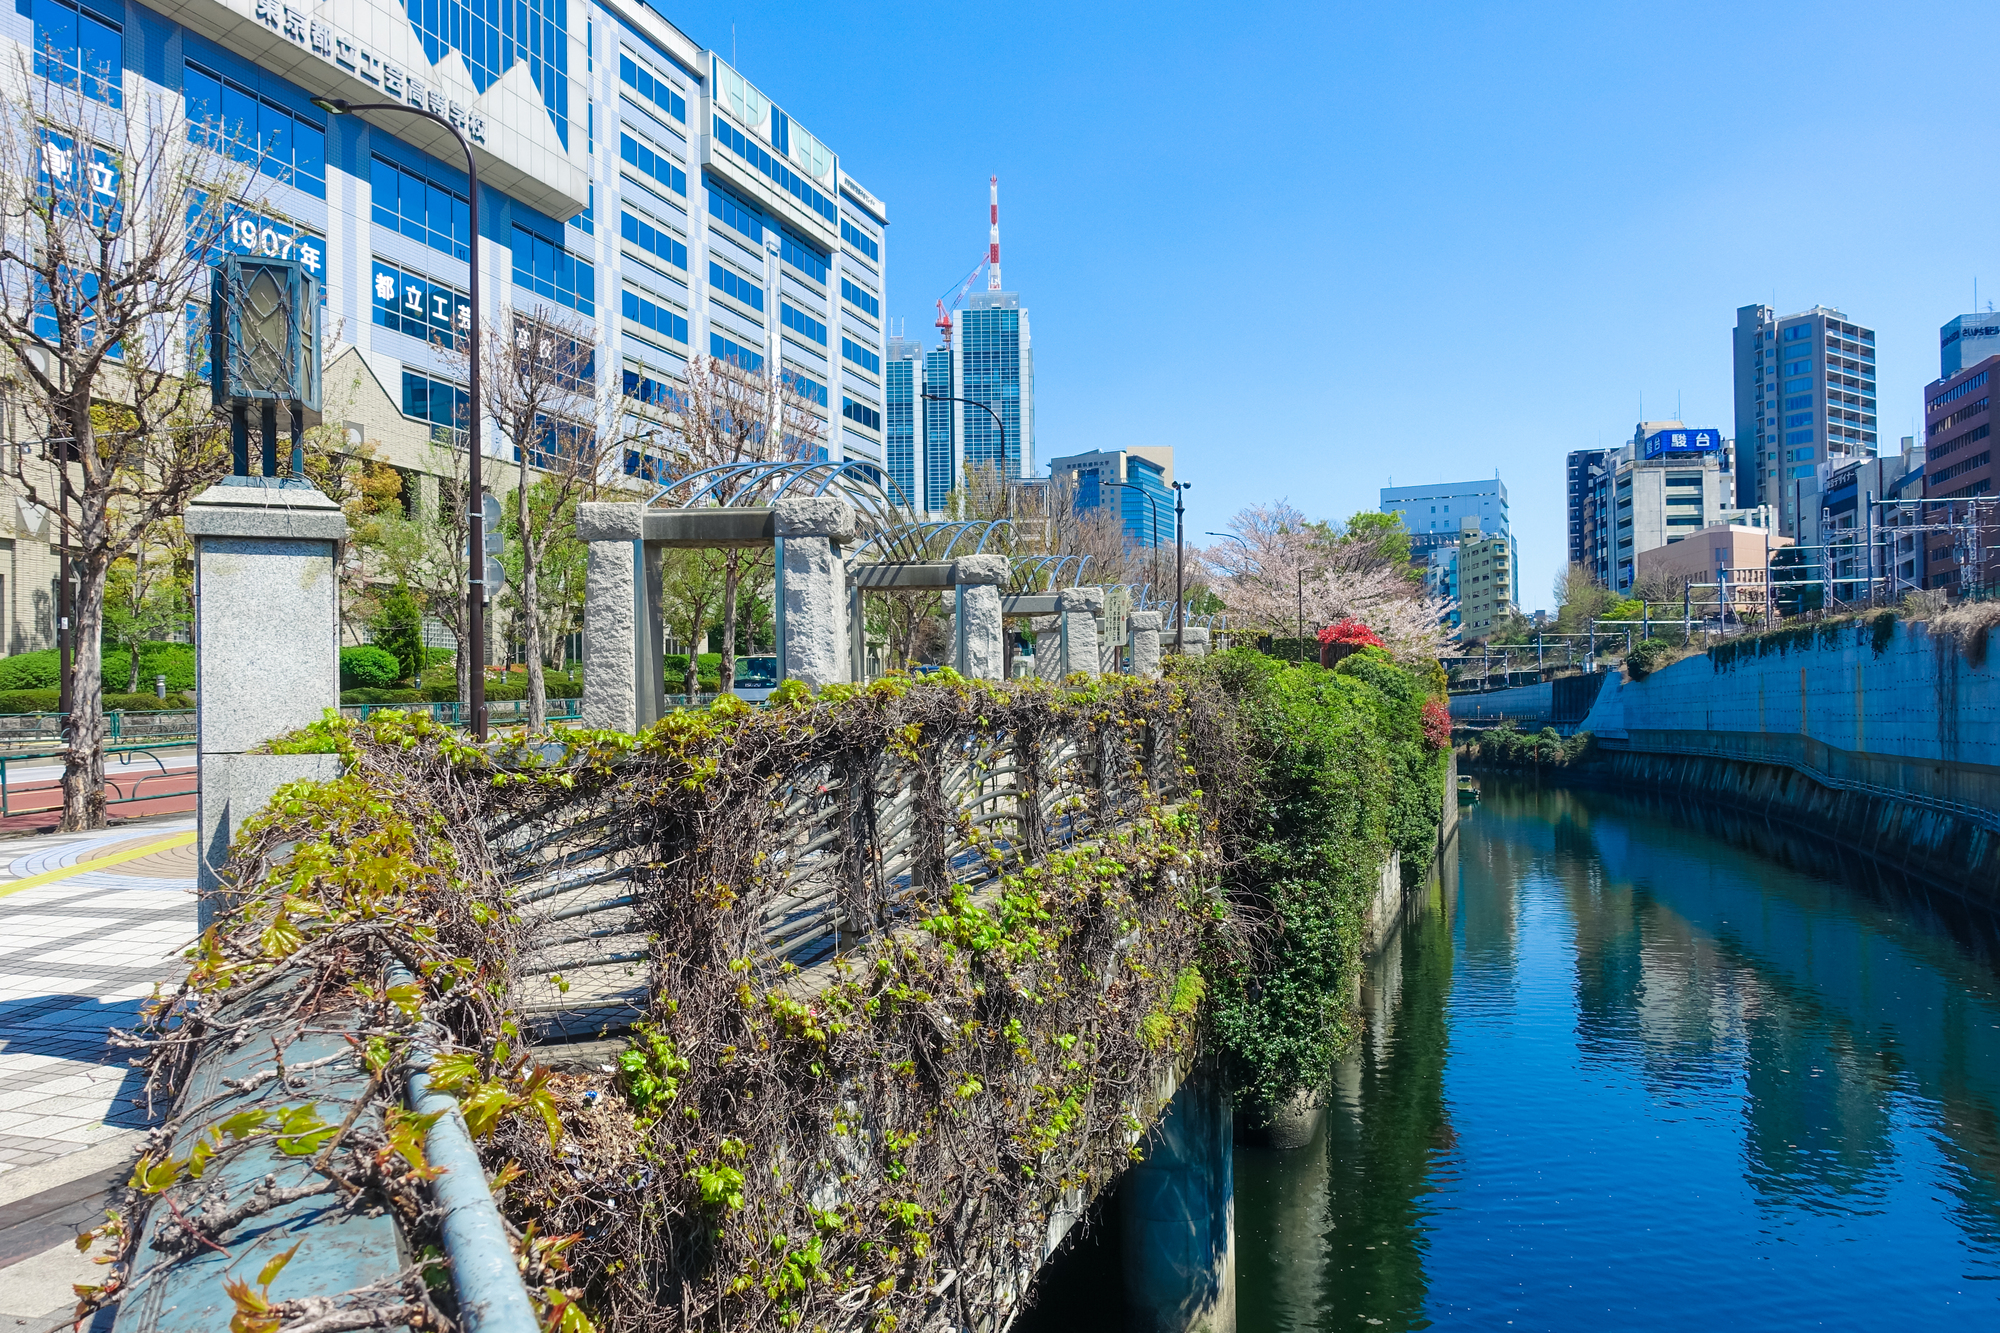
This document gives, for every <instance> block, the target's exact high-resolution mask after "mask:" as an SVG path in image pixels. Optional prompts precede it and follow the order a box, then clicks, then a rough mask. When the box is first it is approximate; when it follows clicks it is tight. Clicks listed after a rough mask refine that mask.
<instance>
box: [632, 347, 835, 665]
mask: <svg viewBox="0 0 2000 1333" xmlns="http://www.w3.org/2000/svg"><path fill="white" fill-rule="evenodd" d="M822 392H823V390H819V389H817V388H816V387H815V386H811V385H810V384H809V383H808V382H807V381H805V380H803V379H802V378H800V377H799V376H796V375H794V374H792V373H791V372H790V371H784V372H780V373H778V374H772V373H771V372H770V371H769V370H766V369H764V368H762V367H761V366H759V367H757V368H750V367H745V366H742V365H739V364H738V363H736V362H735V361H730V360H725V359H723V358H721V357H713V356H697V357H694V358H693V359H692V360H690V361H689V362H688V368H687V381H686V384H685V385H684V386H682V387H680V388H677V389H675V390H674V391H672V392H671V393H670V394H669V395H668V400H667V403H666V407H667V413H666V430H665V432H664V434H663V437H662V444H663V446H664V448H665V450H666V451H667V452H668V453H669V455H670V456H669V457H668V458H667V460H666V462H667V464H668V466H670V467H671V468H672V471H673V474H674V475H679V476H687V475H690V474H692V473H695V472H699V471H702V470H703V469H706V468H711V467H724V466H728V465H731V464H738V463H779V462H795V461H802V460H805V459H808V458H811V457H813V456H814V455H815V454H817V453H818V452H819V451H820V441H821V440H823V439H824V438H825V437H826V420H825V418H824V417H822V416H821V415H820V413H821V412H823V411H824V410H825V408H824V406H823V404H822V402H821V400H820V397H819V395H820V393H822ZM743 485H744V483H743V482H740V481H731V482H727V483H725V484H724V485H723V486H722V487H721V489H720V490H719V491H718V493H717V496H718V498H719V499H720V500H721V502H722V503H724V504H728V503H729V502H730V501H732V500H734V499H736V498H737V497H738V496H739V495H740V494H741V493H742V486H743ZM768 559H769V557H767V556H765V555H764V554H763V553H761V552H756V551H748V550H743V549H740V548H731V549H729V550H727V551H724V552H723V555H722V667H721V678H720V680H719V681H718V682H717V684H718V687H719V688H720V689H721V691H722V692H723V693H724V694H728V693H731V692H732V689H733V686H734V684H735V680H736V612H737V607H736V602H737V591H738V589H739V588H740V587H741V585H742V582H743V580H744V578H745V577H747V576H753V575H755V574H758V573H761V572H762V571H763V570H764V569H765V568H767V567H768V566H767V564H766V562H767V560H768Z"/></svg>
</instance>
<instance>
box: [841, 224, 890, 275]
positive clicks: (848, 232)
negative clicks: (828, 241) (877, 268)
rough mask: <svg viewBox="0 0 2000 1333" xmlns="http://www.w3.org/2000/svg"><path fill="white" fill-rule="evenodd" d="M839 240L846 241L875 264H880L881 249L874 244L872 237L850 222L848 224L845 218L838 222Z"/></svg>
mask: <svg viewBox="0 0 2000 1333" xmlns="http://www.w3.org/2000/svg"><path fill="white" fill-rule="evenodd" d="M840 239H841V240H843V241H846V242H847V243H848V244H849V245H851V246H853V247H854V248H855V249H856V250H859V251H860V252H861V253H862V254H864V255H867V256H868V257H869V258H870V259H872V260H874V261H875V262H876V263H878V264H879V263H881V262H882V247H881V246H879V245H877V244H875V239H874V238H873V237H872V236H870V235H869V234H868V233H867V232H865V231H863V230H861V228H859V227H857V226H855V225H854V224H853V223H852V222H849V221H848V220H847V219H846V218H842V219H841V220H840Z"/></svg>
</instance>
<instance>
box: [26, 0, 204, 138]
mask: <svg viewBox="0 0 2000 1333" xmlns="http://www.w3.org/2000/svg"><path fill="white" fill-rule="evenodd" d="M34 8H35V73H36V74H38V75H40V76H42V77H44V78H46V79H48V80H49V82H51V83H60V84H64V85H66V86H68V87H71V88H79V89H81V90H82V92H83V95H84V96H85V97H88V98H90V99H91V100H93V101H97V102H103V103H105V104H106V105H107V106H116V107H122V106H124V105H125V74H124V65H125V36H124V27H123V25H122V24H120V23H119V22H118V20H117V19H113V18H106V17H103V16H101V15H99V14H96V13H93V12H92V11H91V10H90V9H89V8H88V7H87V6H78V5H74V4H71V3H70V2H69V0H34ZM118 8H119V9H121V10H122V9H123V8H124V6H122V5H120V6H118ZM189 119H193V117H192V116H190V117H189Z"/></svg>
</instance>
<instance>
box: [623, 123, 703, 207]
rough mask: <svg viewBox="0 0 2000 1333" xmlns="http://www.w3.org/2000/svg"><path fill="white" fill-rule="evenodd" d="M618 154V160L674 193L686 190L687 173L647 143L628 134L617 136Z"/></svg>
mask: <svg viewBox="0 0 2000 1333" xmlns="http://www.w3.org/2000/svg"><path fill="white" fill-rule="evenodd" d="M618 156H619V158H620V160H622V161H624V162H626V163H627V164H629V165H630V166H632V167H634V168H636V169H637V170H638V171H639V172H640V174H642V175H645V176H650V177H651V178H652V179H654V180H656V181H658V182H659V183H660V184H662V185H664V186H666V187H667V188H668V189H669V190H672V191H673V192H674V193H675V194H678V195H683V196H684V195H686V194H687V192H688V178H687V173H686V172H685V171H682V170H681V169H680V168H679V167H677V166H675V165H674V160H673V159H672V158H670V157H668V156H667V155H666V154H665V153H662V152H660V151H659V150H658V149H656V148H654V147H653V146H652V145H651V144H649V143H644V142H641V141H640V140H638V139H635V138H634V137H632V136H631V135H630V134H624V133H620V134H619V136H618Z"/></svg>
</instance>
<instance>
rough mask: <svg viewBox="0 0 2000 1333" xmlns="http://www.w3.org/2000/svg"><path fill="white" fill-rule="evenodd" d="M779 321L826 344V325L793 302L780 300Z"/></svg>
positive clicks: (822, 345) (819, 342)
mask: <svg viewBox="0 0 2000 1333" xmlns="http://www.w3.org/2000/svg"><path fill="white" fill-rule="evenodd" d="M778 322H779V323H781V324H783V325H784V326H785V327H786V328H788V329H791V330H793V331H795V332H798V333H803V334H804V335H805V336H806V337H808V338H810V339H812V340H813V341H814V342H816V343H818V344H819V345H820V346H821V347H824V346H826V325H824V324H822V323H820V322H819V321H818V320H816V319H814V318H813V317H812V316H811V315H808V314H806V313H805V312H804V311H802V310H798V309H795V308H793V306H792V303H791V302H789V301H780V302H778Z"/></svg>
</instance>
